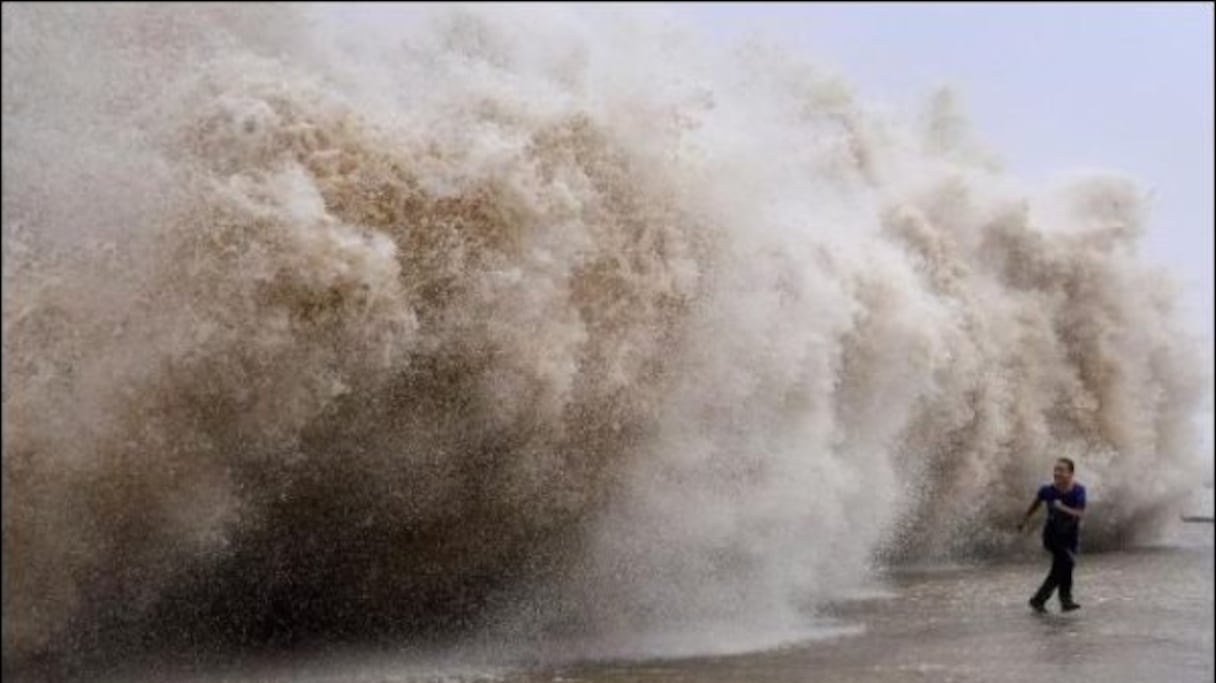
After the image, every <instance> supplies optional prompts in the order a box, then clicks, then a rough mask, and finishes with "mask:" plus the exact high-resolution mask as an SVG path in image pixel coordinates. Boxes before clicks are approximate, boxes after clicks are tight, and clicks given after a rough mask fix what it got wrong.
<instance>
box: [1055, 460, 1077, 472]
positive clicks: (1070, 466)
mask: <svg viewBox="0 0 1216 683" xmlns="http://www.w3.org/2000/svg"><path fill="white" fill-rule="evenodd" d="M1056 462H1062V463H1064V464H1065V465H1068V472H1069V473H1070V474H1071V473H1072V472H1076V471H1077V466H1076V465H1074V464H1073V462H1072V460H1070V459H1068V458H1057V460H1056Z"/></svg>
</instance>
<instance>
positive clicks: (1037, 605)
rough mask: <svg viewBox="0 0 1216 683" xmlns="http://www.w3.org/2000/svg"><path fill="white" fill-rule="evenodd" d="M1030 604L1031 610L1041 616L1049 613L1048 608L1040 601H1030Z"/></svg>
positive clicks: (1032, 599)
mask: <svg viewBox="0 0 1216 683" xmlns="http://www.w3.org/2000/svg"><path fill="white" fill-rule="evenodd" d="M1029 604H1030V609H1032V610H1034V611H1036V612H1038V613H1039V614H1044V613H1046V612H1047V606H1046V605H1044V604H1043V603H1041V602H1039V601H1038V600H1035V599H1034V598H1031V599H1030V603H1029Z"/></svg>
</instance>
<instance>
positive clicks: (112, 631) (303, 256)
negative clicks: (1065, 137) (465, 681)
mask: <svg viewBox="0 0 1216 683" xmlns="http://www.w3.org/2000/svg"><path fill="white" fill-rule="evenodd" d="M362 11H363V12H365V13H367V12H371V14H369V15H368V16H367V17H365V18H364V19H365V20H361V21H354V20H351V21H347V20H346V18H344V17H343V16H341V15H342V10H339V9H337V8H323V9H319V10H317V9H310V8H299V7H294V8H293V7H286V8H285V7H274V8H268V7H244V6H240V7H238V6H227V5H224V6H214V5H209V6H190V7H184V8H177V7H173V8H170V7H156V6H143V5H140V6H125V5H124V6H111V7H101V6H97V7H89V6H83V7H76V6H73V7H67V6H35V5H13V4H6V5H5V6H4V9H3V13H4V14H3V17H4V29H3V30H4V79H3V80H4V86H3V88H4V92H3V95H4V98H3V99H4V133H3V135H4V138H3V144H4V162H3V163H4V175H5V179H6V182H5V184H4V191H3V218H4V221H3V223H4V228H3V229H4V247H5V248H4V257H3V258H4V313H3V315H4V323H3V324H4V328H3V330H4V340H3V343H4V360H3V363H4V368H3V369H4V378H3V382H4V405H3V410H4V426H5V429H4V435H3V439H4V440H3V466H4V494H5V495H4V503H3V506H4V507H3V524H4V579H3V581H4V608H3V609H4V638H3V644H4V654H5V657H4V658H5V662H6V665H9V664H10V663H11V662H17V661H23V660H26V659H29V658H34V657H44V656H49V657H57V656H60V655H63V654H65V653H76V654H79V653H82V652H90V651H99V652H103V653H107V654H110V655H116V654H117V656H121V655H122V654H124V653H135V652H142V651H144V650H147V649H156V648H168V649H173V648H183V647H199V646H200V645H199V644H200V643H207V644H208V645H207V647H216V648H221V649H222V648H224V647H230V646H237V647H265V646H269V647H291V646H303V645H308V644H315V643H318V642H321V643H331V642H361V641H364V640H366V639H369V638H371V639H387V640H390V641H405V642H409V641H412V640H415V639H425V638H442V637H452V638H457V639H459V638H460V637H462V636H463V635H467V634H469V633H481V632H492V633H495V634H503V633H505V634H514V635H515V636H517V637H520V638H527V637H533V636H535V635H536V634H542V635H543V634H547V633H560V632H563V631H564V630H574V631H576V632H578V633H580V634H586V635H587V637H589V638H592V639H594V638H595V637H596V635H597V634H600V635H603V634H613V633H622V632H631V631H633V632H641V633H663V632H667V633H694V634H695V633H698V632H699V631H698V626H699V625H704V624H713V623H724V622H725V623H731V622H736V623H743V624H749V625H754V631H755V633H757V634H765V633H771V632H772V625H776V630H778V631H780V630H781V629H780V626H781V625H783V624H789V623H797V622H798V621H799V620H805V618H806V614H805V611H804V609H803V608H802V606H803V605H806V604H807V603H810V604H822V603H823V602H825V601H828V600H831V599H833V598H834V597H836V596H838V595H839V594H840V593H841V591H846V590H848V589H850V588H851V587H854V586H856V585H857V584H858V583H859V577H861V576H862V575H864V573H865V571H866V569H867V567H868V566H869V565H870V563H871V562H873V561H874V559H875V558H881V559H885V560H895V561H900V560H907V561H913V560H917V559H923V558H934V561H937V558H942V557H952V556H962V557H966V556H974V555H976V554H989V555H991V554H1001V553H1009V552H1011V551H1012V550H1014V549H1017V548H1019V547H1022V546H1023V545H1024V544H1025V543H1026V542H1027V540H1026V539H1024V538H1019V537H1017V536H1016V535H1014V534H1012V533H1010V532H1009V531H1008V529H1010V528H1011V527H1012V524H1013V523H1014V522H1015V521H1016V519H1017V516H1018V514H1019V513H1020V512H1021V510H1022V509H1023V508H1024V506H1025V503H1026V492H1027V491H1031V490H1033V486H1034V485H1035V484H1036V483H1038V480H1039V479H1040V478H1041V476H1042V473H1043V472H1044V471H1045V467H1046V466H1047V465H1048V464H1049V463H1050V461H1052V460H1053V459H1054V458H1056V457H1058V456H1061V455H1065V456H1069V457H1072V458H1074V459H1075V460H1076V461H1077V462H1078V464H1079V468H1080V469H1079V478H1080V479H1081V480H1082V481H1084V482H1085V483H1086V484H1087V485H1088V486H1089V487H1090V489H1091V490H1092V491H1094V492H1095V496H1094V498H1095V500H1094V501H1093V507H1094V512H1095V514H1094V516H1093V519H1094V522H1093V524H1092V525H1091V527H1090V528H1088V529H1087V531H1086V539H1087V544H1088V546H1089V547H1090V548H1101V547H1104V546H1105V547H1112V546H1116V545H1120V544H1123V543H1126V542H1128V541H1130V540H1134V539H1136V538H1141V537H1146V536H1151V535H1153V534H1155V533H1156V532H1157V530H1158V529H1159V528H1160V527H1161V526H1162V525H1164V524H1167V523H1170V522H1173V521H1175V520H1176V519H1177V516H1178V512H1179V510H1178V505H1179V501H1180V500H1182V499H1183V498H1184V497H1185V495H1186V494H1188V493H1189V491H1190V489H1191V488H1192V487H1193V484H1194V482H1195V481H1196V480H1197V478H1198V477H1200V476H1201V475H1202V472H1203V471H1204V470H1203V465H1202V464H1201V460H1200V459H1199V458H1198V457H1196V454H1197V452H1198V451H1197V446H1198V443H1199V435H1198V433H1197V430H1196V427H1195V423H1194V421H1193V417H1194V415H1195V414H1196V412H1197V411H1198V410H1199V409H1200V407H1201V405H1202V403H1203V396H1202V392H1203V378H1202V374H1201V373H1199V372H1196V368H1202V367H1207V365H1205V360H1204V359H1203V358H1202V356H1201V354H1200V347H1199V344H1198V341H1197V340H1195V339H1193V338H1191V337H1189V336H1188V335H1187V334H1186V332H1185V330H1184V329H1183V327H1182V325H1181V323H1180V321H1179V318H1178V315H1177V314H1176V312H1175V310H1174V301H1175V292H1174V291H1173V289H1172V285H1171V284H1170V280H1169V278H1168V277H1167V276H1166V275H1165V274H1164V273H1160V272H1158V271H1155V270H1153V269H1150V268H1147V267H1145V266H1144V265H1142V264H1141V263H1140V262H1139V261H1138V260H1137V257H1136V253H1135V247H1136V241H1137V239H1138V238H1139V236H1140V234H1141V232H1142V231H1143V229H1144V225H1145V215H1146V212H1147V211H1148V209H1149V207H1148V206H1147V205H1146V203H1145V201H1144V198H1143V196H1142V193H1141V192H1140V191H1139V189H1138V188H1136V187H1135V186H1133V185H1132V184H1131V183H1129V182H1127V181H1125V180H1122V179H1120V178H1117V177H1107V176H1094V177H1084V178H1080V179H1077V180H1076V181H1075V182H1073V183H1071V184H1069V185H1066V186H1063V187H1060V188H1057V189H1056V190H1055V191H1053V192H1051V193H1047V194H1037V193H1029V192H1027V191H1026V190H1024V189H1023V188H1021V187H1020V186H1019V184H1018V182H1017V181H1016V179H1014V178H1009V177H1007V176H1004V175H1003V174H1002V173H1001V172H1000V170H999V166H998V165H996V164H995V163H994V162H993V160H992V155H991V154H989V153H987V152H986V151H984V150H983V149H982V147H981V146H980V145H979V144H978V143H977V142H976V141H974V140H971V139H969V138H968V137H967V136H966V131H965V129H964V128H963V127H962V126H961V125H960V121H961V120H962V119H961V117H960V115H959V114H958V112H956V111H954V110H953V109H952V108H951V107H952V105H951V101H950V98H949V97H947V96H942V97H938V98H935V99H934V100H933V102H931V104H930V106H929V107H928V116H927V118H926V119H924V121H925V123H923V124H922V123H917V122H916V121H917V117H916V116H910V117H908V120H907V121H904V120H890V119H883V118H880V117H877V116H876V115H874V114H872V113H871V112H869V111H868V109H867V108H866V106H865V104H864V103H861V102H858V101H856V99H855V98H854V97H853V96H852V95H851V93H850V90H849V88H848V86H847V84H844V83H842V82H840V81H839V80H838V79H835V78H833V77H831V76H830V75H827V74H823V73H820V72H819V71H817V70H815V69H814V68H812V67H810V66H808V65H806V64H803V63H800V62H799V61H797V60H796V59H794V58H792V57H790V56H789V55H785V54H782V53H781V52H779V51H776V50H772V49H768V48H766V47H764V46H763V45H762V44H748V45H745V46H742V47H740V48H738V49H735V50H731V51H723V50H716V49H711V48H709V47H707V46H705V45H703V44H701V43H700V42H699V41H698V39H697V37H696V36H692V35H687V34H685V33H682V32H680V31H676V30H673V29H670V28H669V27H666V26H665V25H663V24H655V23H651V22H650V21H642V20H640V19H639V18H637V17H631V15H629V14H628V13H623V12H617V11H615V10H605V9H603V8H598V9H591V10H581V9H579V10H575V9H552V8H549V9H545V8H528V9H527V10H526V11H525V10H520V11H518V12H512V11H505V10H502V9H498V8H488V7H471V8H470V7H456V8H421V9H418V8H408V9H401V10H399V11H398V10H391V9H382V10H375V11H371V10H366V9H364V10H362ZM335 14H337V15H339V16H334V15H335ZM649 18H650V19H653V17H649ZM654 26H660V28H654ZM622 45H628V46H630V49H628V50H622V49H621V46H622ZM979 491H982V492H984V493H983V495H976V492H979ZM766 629H769V630H766ZM760 640H763V641H765V642H771V641H772V639H771V638H768V637H764V638H760ZM602 642H608V641H607V640H604V641H602ZM731 642H732V643H741V642H750V641H748V640H747V639H746V638H740V637H738V636H735V637H732V639H731ZM677 645H678V649H680V650H681V651H685V650H687V651H690V652H691V651H693V650H695V649H696V646H695V644H691V643H687V642H685V643H682V644H680V643H677V644H672V645H671V647H673V648H676V647H677ZM726 646H727V644H725V643H724V642H721V641H720V639H719V640H715V639H713V638H709V639H706V640H703V641H702V647H703V648H704V649H705V650H706V651H712V650H714V649H720V648H723V647H726ZM757 646H760V645H759V644H757Z"/></svg>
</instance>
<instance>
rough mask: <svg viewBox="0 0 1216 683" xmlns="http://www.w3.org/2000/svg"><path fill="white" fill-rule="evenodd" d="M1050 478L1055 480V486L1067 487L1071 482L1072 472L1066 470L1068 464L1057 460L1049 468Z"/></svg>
mask: <svg viewBox="0 0 1216 683" xmlns="http://www.w3.org/2000/svg"><path fill="white" fill-rule="evenodd" d="M1051 478H1052V479H1054V480H1055V483H1056V486H1060V487H1067V486H1068V484H1069V483H1071V482H1072V472H1069V471H1068V465H1065V464H1064V463H1062V462H1057V463H1056V466H1055V468H1054V469H1052V470H1051Z"/></svg>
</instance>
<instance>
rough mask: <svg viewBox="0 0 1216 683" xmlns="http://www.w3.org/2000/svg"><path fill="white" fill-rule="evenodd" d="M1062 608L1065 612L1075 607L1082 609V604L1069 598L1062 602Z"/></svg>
mask: <svg viewBox="0 0 1216 683" xmlns="http://www.w3.org/2000/svg"><path fill="white" fill-rule="evenodd" d="M1060 609H1062V610H1064V611H1065V612H1071V611H1073V610H1075V609H1081V606H1080V605H1078V604H1077V603H1075V602H1073V601H1072V600H1069V601H1068V602H1061V603H1060Z"/></svg>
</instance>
